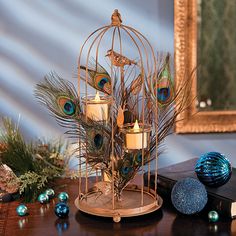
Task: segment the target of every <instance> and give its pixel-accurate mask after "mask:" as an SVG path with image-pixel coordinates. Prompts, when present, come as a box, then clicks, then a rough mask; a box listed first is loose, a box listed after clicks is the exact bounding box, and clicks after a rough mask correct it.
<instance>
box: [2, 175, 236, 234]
mask: <svg viewBox="0 0 236 236" xmlns="http://www.w3.org/2000/svg"><path fill="white" fill-rule="evenodd" d="M62 184H63V185H64V184H65V185H64V186H63V187H61V188H60V189H59V188H58V189H57V190H56V191H57V192H59V191H66V192H68V194H69V196H70V200H69V207H70V213H69V217H68V218H67V219H59V218H57V216H56V215H55V214H54V206H55V204H56V203H57V198H55V199H53V200H51V202H50V203H49V204H47V205H42V204H40V203H39V202H36V203H30V204H26V205H27V207H28V210H29V215H28V216H24V217H20V216H17V214H16V207H17V206H18V205H19V203H20V202H19V201H14V202H10V203H0V236H4V235H5V236H31V235H33V236H53V235H70V236H72V235H80V236H92V235H93V236H94V235H101V236H107V235H115V236H118V235H122V236H136V235H137V236H141V235H145V236H147V235H161V236H162V235H164V236H165V235H177V236H181V235H184V236H187V235H191V236H194V235H201V236H204V235H224V236H227V235H236V220H230V219H220V220H219V221H218V222H217V223H209V222H208V220H207V217H206V215H207V214H201V215H198V216H184V215H181V214H179V213H177V212H176V210H175V209H174V208H173V207H172V205H171V203H169V202H168V201H167V200H166V201H165V199H164V205H163V207H162V208H161V209H160V210H158V211H156V212H154V213H151V214H149V215H146V216H139V217H132V218H123V219H122V220H121V222H120V223H114V222H113V220H112V218H102V217H94V216H91V215H87V214H85V213H81V212H80V211H78V210H77V208H76V207H75V205H74V200H75V199H76V197H77V195H78V182H77V181H75V180H68V179H66V180H63V181H62V182H60V183H59V184H58V186H61V185H62Z"/></svg>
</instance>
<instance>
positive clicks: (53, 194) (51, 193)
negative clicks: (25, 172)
mask: <svg viewBox="0 0 236 236" xmlns="http://www.w3.org/2000/svg"><path fill="white" fill-rule="evenodd" d="M45 194H46V195H48V197H49V199H52V198H54V196H55V192H54V190H53V189H51V188H49V189H47V190H46V191H45Z"/></svg>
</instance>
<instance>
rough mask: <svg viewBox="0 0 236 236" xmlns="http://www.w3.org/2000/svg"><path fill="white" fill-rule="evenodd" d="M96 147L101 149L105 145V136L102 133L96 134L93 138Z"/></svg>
mask: <svg viewBox="0 0 236 236" xmlns="http://www.w3.org/2000/svg"><path fill="white" fill-rule="evenodd" d="M93 142H94V145H95V147H96V149H98V150H99V149H101V148H102V145H103V136H102V135H101V134H95V135H94V138H93Z"/></svg>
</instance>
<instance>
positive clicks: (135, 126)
mask: <svg viewBox="0 0 236 236" xmlns="http://www.w3.org/2000/svg"><path fill="white" fill-rule="evenodd" d="M133 129H134V131H138V130H139V125H138V120H136V121H135V123H134V128H133Z"/></svg>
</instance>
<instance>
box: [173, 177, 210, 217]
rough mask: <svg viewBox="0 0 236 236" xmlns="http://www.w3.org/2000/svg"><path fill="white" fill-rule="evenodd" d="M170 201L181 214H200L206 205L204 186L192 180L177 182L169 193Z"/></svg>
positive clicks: (186, 179)
mask: <svg viewBox="0 0 236 236" xmlns="http://www.w3.org/2000/svg"><path fill="white" fill-rule="evenodd" d="M171 201H172V203H173V205H174V207H175V208H176V209H177V210H178V211H179V212H181V213H183V214H186V215H192V214H195V213H198V212H200V211H201V210H202V209H203V208H204V207H205V205H206V203H207V191H206V188H205V186H204V185H203V184H202V183H201V182H200V181H198V180H197V179H193V178H185V179H182V180H180V181H178V182H177V183H176V184H175V185H174V187H173V189H172V192H171Z"/></svg>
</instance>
